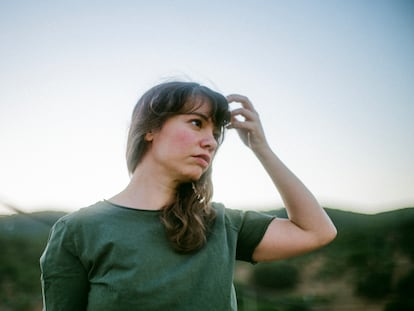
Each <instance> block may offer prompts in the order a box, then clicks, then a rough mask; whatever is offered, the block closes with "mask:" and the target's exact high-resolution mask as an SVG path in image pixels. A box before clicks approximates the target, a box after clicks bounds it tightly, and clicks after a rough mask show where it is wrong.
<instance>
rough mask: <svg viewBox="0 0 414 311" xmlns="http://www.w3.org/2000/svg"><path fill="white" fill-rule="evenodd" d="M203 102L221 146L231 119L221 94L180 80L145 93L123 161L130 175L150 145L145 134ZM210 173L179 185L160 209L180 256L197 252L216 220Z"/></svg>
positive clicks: (173, 244) (141, 99)
mask: <svg viewBox="0 0 414 311" xmlns="http://www.w3.org/2000/svg"><path fill="white" fill-rule="evenodd" d="M200 99H201V100H200ZM205 103H207V104H209V105H210V107H211V109H210V111H211V112H210V117H211V118H212V120H213V123H214V126H215V132H216V133H217V136H216V139H217V142H218V145H220V144H221V143H222V141H223V138H224V128H225V126H226V124H227V123H228V122H229V118H230V113H229V109H228V108H229V107H228V102H227V100H226V98H225V97H224V96H223V95H221V94H220V93H217V92H215V91H213V90H211V89H209V88H207V87H205V86H202V85H200V84H198V83H193V82H180V81H173V82H166V83H162V84H159V85H156V86H154V87H152V88H151V89H150V90H148V91H147V92H146V93H144V95H143V96H142V97H141V98H140V99H139V100H138V103H137V104H136V106H135V108H134V110H133V113H132V119H131V125H130V128H129V133H128V141H127V151H126V158H127V166H128V171H129V173H130V174H133V173H134V170H135V168H136V167H137V165H138V164H139V163H140V161H141V160H142V159H143V156H144V155H145V153H146V151H147V149H148V145H149V142H147V141H146V140H145V135H146V134H147V133H148V132H150V131H154V130H155V131H156V130H159V129H161V127H162V126H163V124H164V123H165V121H166V120H167V119H168V118H170V117H172V116H174V115H178V114H182V113H189V112H191V111H194V110H196V109H197V108H198V107H199V106H200V105H202V104H205ZM211 172H212V168H211V166H210V167H209V168H208V170H207V171H206V172H205V173H204V174H203V175H202V176H201V178H200V179H199V180H197V181H194V182H186V183H182V184H180V185H179V186H178V188H177V189H176V194H175V200H174V202H173V203H172V204H170V205H168V206H164V207H163V209H162V214H161V222H162V223H163V225H164V227H165V230H166V234H167V238H168V239H169V241H170V242H171V245H172V247H173V249H174V250H175V251H177V252H179V253H189V252H193V251H197V250H199V249H200V248H202V247H203V245H204V244H205V243H206V241H207V237H208V232H209V228H210V227H211V225H212V224H213V222H214V219H215V211H214V209H213V208H212V207H211V198H212V195H213V184H212V181H211Z"/></svg>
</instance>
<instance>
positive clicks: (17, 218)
mask: <svg viewBox="0 0 414 311" xmlns="http://www.w3.org/2000/svg"><path fill="white" fill-rule="evenodd" d="M63 215H65V213H64V212H55V211H47V212H36V213H27V214H14V215H10V216H3V217H0V235H1V236H11V237H27V238H30V237H38V236H39V235H44V234H47V233H48V232H49V230H50V228H51V227H52V225H53V224H54V223H55V221H56V220H57V219H59V218H60V217H62V216H63Z"/></svg>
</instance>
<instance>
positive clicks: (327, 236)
mask: <svg viewBox="0 0 414 311" xmlns="http://www.w3.org/2000/svg"><path fill="white" fill-rule="evenodd" d="M337 234H338V231H337V230H336V227H335V225H334V224H332V223H331V224H330V225H329V226H328V227H327V228H325V230H324V231H323V232H321V233H320V235H319V239H318V240H319V241H318V242H319V243H318V244H319V246H320V247H322V246H325V245H327V244H329V243H331V242H332V241H333V240H334V239H335V238H336V236H337Z"/></svg>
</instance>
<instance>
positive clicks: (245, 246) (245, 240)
mask: <svg viewBox="0 0 414 311" xmlns="http://www.w3.org/2000/svg"><path fill="white" fill-rule="evenodd" d="M242 216H243V218H242V222H241V227H240V230H239V235H238V239H237V250H236V259H237V260H243V261H248V262H252V263H253V259H252V256H253V252H254V250H255V249H256V247H257V245H258V244H259V243H260V241H261V240H262V239H263V236H264V234H265V232H266V230H267V227H268V226H269V224H270V223H271V221H272V220H273V219H274V218H275V217H274V216H270V215H267V214H264V213H260V212H255V211H247V212H242Z"/></svg>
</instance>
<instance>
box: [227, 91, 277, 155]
mask: <svg viewBox="0 0 414 311" xmlns="http://www.w3.org/2000/svg"><path fill="white" fill-rule="evenodd" d="M227 101H228V102H229V104H231V103H234V102H236V103H240V104H241V105H242V107H241V108H236V109H234V110H232V111H231V121H230V125H229V126H228V127H227V128H229V129H231V128H234V129H236V130H237V132H238V134H239V136H240V138H241V140H242V141H243V143H244V144H245V145H246V146H248V147H249V148H250V149H252V150H253V151H254V152H257V151H260V150H262V149H263V148H269V146H268V144H267V141H266V137H265V134H264V131H263V127H262V124H261V122H260V118H259V114H258V113H257V111H256V110H255V109H254V107H253V105H252V103H251V102H250V100H249V99H248V98H247V97H246V96H243V95H239V94H231V95H228V96H227ZM242 119H243V120H242Z"/></svg>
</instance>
